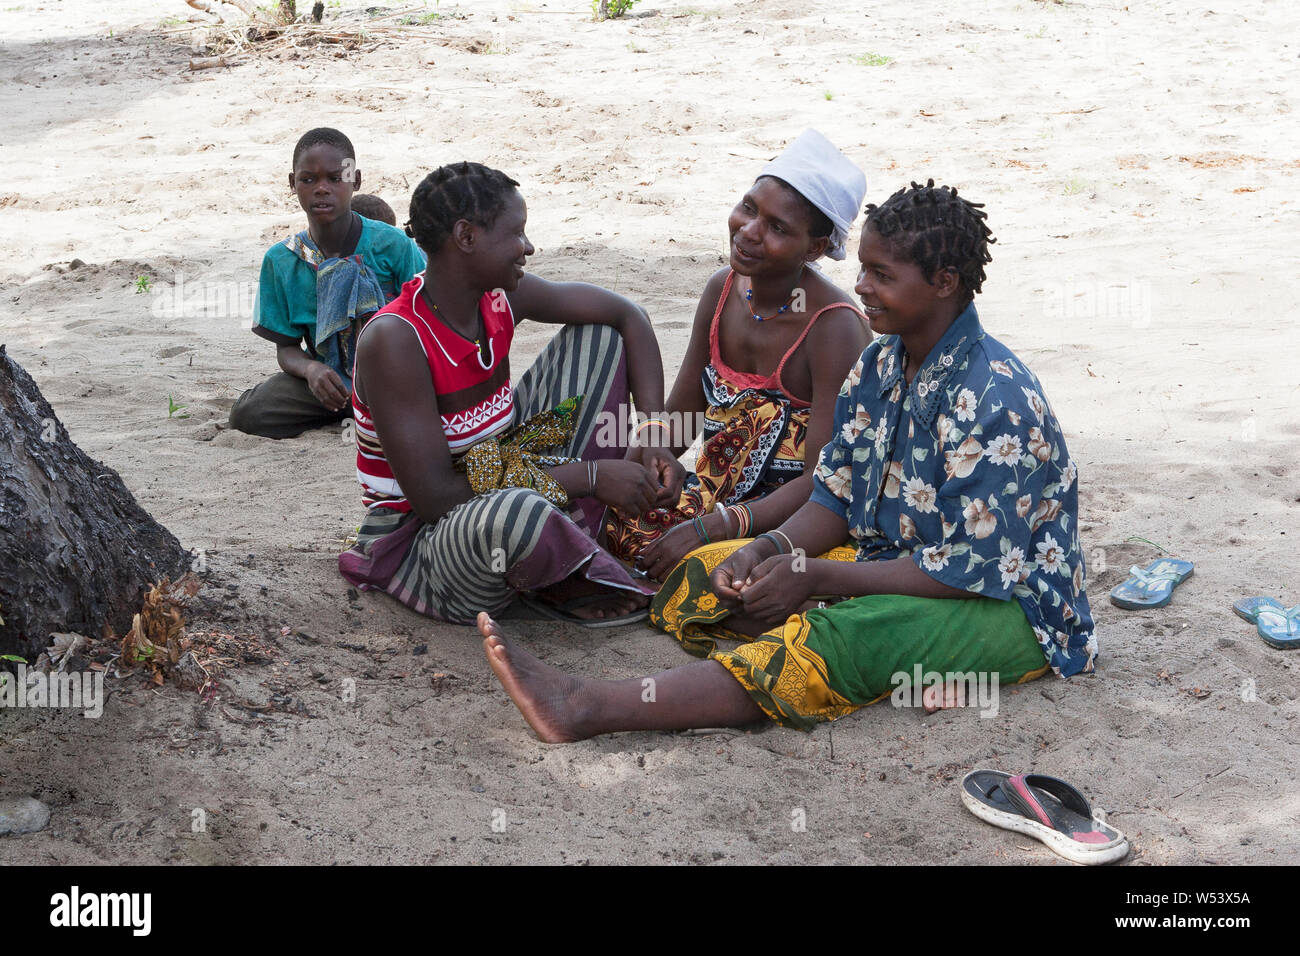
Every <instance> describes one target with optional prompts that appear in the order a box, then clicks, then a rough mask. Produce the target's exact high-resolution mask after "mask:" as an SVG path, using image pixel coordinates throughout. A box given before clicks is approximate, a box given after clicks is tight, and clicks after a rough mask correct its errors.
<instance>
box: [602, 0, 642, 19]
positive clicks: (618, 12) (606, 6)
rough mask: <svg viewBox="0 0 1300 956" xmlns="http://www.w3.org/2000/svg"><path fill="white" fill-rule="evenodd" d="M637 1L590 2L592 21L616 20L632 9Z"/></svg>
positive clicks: (605, 0)
mask: <svg viewBox="0 0 1300 956" xmlns="http://www.w3.org/2000/svg"><path fill="white" fill-rule="evenodd" d="M636 2H637V0H591V18H592V19H593V20H617V19H618V18H619V17H621V16H623V15H624V14H626V13H627V12H628V11H629V10H631V9H632V6H633V5H634V4H635V3H636Z"/></svg>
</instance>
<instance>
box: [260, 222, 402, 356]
mask: <svg viewBox="0 0 1300 956" xmlns="http://www.w3.org/2000/svg"><path fill="white" fill-rule="evenodd" d="M357 218H358V219H360V220H361V238H360V239H358V240H357V248H356V251H355V252H354V253H353V254H354V255H358V256H360V257H361V261H362V262H364V263H365V264H366V267H367V268H368V269H370V271H371V272H373V273H374V274H375V278H376V279H378V280H379V286H380V288H381V289H383V292H384V301H385V303H387V302H391V301H392V300H393V299H395V298H397V293H398V292H400V291H401V289H402V286H403V285H405V284H406V283H407V282H409V281H410V280H411V279H413V278H414V277H415V276H416V275H417V274H418V273H420V272H422V271H423V270H424V265H425V260H424V254H423V253H422V252H421V251H420V247H419V246H417V245H416V244H415V240H414V239H412V238H411V237H410V236H408V235H407V234H406V233H405V232H403V231H402V230H400V229H397V228H395V227H393V226H390V225H388V224H387V223H384V222H375V221H374V220H373V219H367V218H365V217H364V216H358V217H357ZM253 332H254V333H256V334H257V335H260V336H261V337H262V338H264V339H268V340H270V341H272V342H274V343H275V344H276V345H299V344H302V343H306V345H307V350H308V352H309V353H311V354H312V355H313V356H314V355H315V354H316V350H315V345H316V342H315V336H316V270H315V269H313V268H312V267H311V266H309V265H308V264H307V263H306V262H304V261H303V260H302V259H301V258H299V257H298V256H297V255H295V254H294V252H293V251H292V250H291V249H289V247H288V246H286V245H285V244H284V243H283V242H277V243H276V244H275V245H273V246H272V247H271V248H270V249H268V250H267V252H266V255H265V256H263V257H262V275H261V277H260V278H259V279H258V283H257V302H256V304H255V305H254V306H253Z"/></svg>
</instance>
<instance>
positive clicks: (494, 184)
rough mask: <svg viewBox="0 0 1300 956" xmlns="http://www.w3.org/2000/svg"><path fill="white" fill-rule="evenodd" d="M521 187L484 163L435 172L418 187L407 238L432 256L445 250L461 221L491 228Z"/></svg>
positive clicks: (458, 164)
mask: <svg viewBox="0 0 1300 956" xmlns="http://www.w3.org/2000/svg"><path fill="white" fill-rule="evenodd" d="M518 185H519V184H518V183H517V182H515V181H514V180H513V179H511V178H510V177H509V176H507V175H506V174H505V173H503V172H501V170H499V169H490V168H489V167H487V166H484V165H483V164H481V163H468V162H466V163H452V164H451V165H448V166H442V167H440V168H438V169H435V170H434V171H433V172H431V173H430V174H429V175H427V176H425V177H424V179H423V180H421V182H420V185H418V186H416V187H415V193H414V194H413V195H412V196H411V221H410V222H408V223H407V224H406V234H407V235H408V236H411V237H412V238H413V239H415V241H416V242H417V243H418V244H419V246H420V248H421V249H423V250H424V252H425V254H426V255H430V256H431V255H433V254H434V253H436V252H437V251H438V250H439V249H441V248H442V244H443V243H444V242H446V241H447V237H448V236H450V235H451V230H452V227H453V226H454V225H456V223H457V222H458V221H460V220H461V219H466V220H468V221H469V222H472V223H474V224H475V225H477V226H482V227H484V228H485V229H490V228H492V224H493V223H494V222H496V218H497V216H499V215H500V214H501V211H502V210H503V209H505V207H506V200H507V199H508V197H509V195H510V191H511V190H512V189H515V188H516V187H518Z"/></svg>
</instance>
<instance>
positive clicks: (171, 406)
mask: <svg viewBox="0 0 1300 956" xmlns="http://www.w3.org/2000/svg"><path fill="white" fill-rule="evenodd" d="M182 408H189V406H188V405H177V404H176V402H175V400H174V399H173V398H172V397H171V396H170V395H168V396H167V417H168V418H189V417H190V413H189V412H186V413H185V414H184V415H177V414H176V413H177V412H179V411H180V410H181V409H182Z"/></svg>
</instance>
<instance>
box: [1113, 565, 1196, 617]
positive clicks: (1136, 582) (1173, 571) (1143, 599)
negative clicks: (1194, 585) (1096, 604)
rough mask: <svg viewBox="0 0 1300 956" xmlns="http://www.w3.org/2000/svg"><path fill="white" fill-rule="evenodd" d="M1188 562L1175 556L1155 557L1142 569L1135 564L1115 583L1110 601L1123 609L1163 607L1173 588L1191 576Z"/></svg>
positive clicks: (1171, 596) (1169, 599)
mask: <svg viewBox="0 0 1300 956" xmlns="http://www.w3.org/2000/svg"><path fill="white" fill-rule="evenodd" d="M1192 567H1193V565H1192V562H1190V561H1180V560H1178V559H1177V558H1157V559H1156V560H1155V561H1152V562H1151V563H1150V564H1148V565H1147V566H1146V567H1145V568H1139V567H1138V566H1137V565H1136V564H1135V565H1133V566H1132V567H1131V568H1129V569H1128V573H1129V577H1128V580H1126V581H1123V582H1121V583H1120V584H1117V585H1115V588H1114V590H1112V591H1111V592H1110V603H1111V604H1113V605H1115V606H1116V607H1122V608H1124V610H1126V611H1141V610H1144V609H1146V608H1153V607H1164V606H1165V605H1166V604H1168V603H1169V602H1170V601H1171V600H1172V599H1173V596H1174V588H1176V587H1178V585H1180V584H1182V583H1183V582H1184V581H1186V580H1187V579H1188V578H1190V577H1191V576H1192Z"/></svg>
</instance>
